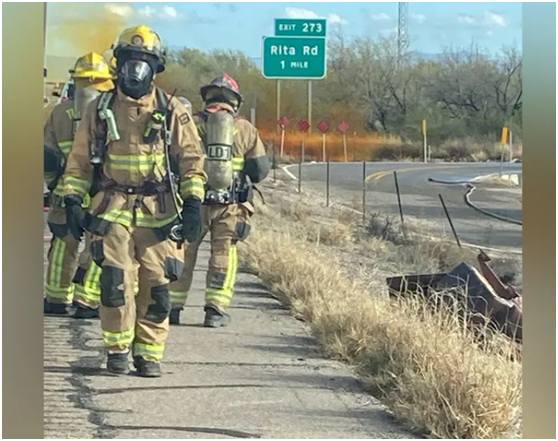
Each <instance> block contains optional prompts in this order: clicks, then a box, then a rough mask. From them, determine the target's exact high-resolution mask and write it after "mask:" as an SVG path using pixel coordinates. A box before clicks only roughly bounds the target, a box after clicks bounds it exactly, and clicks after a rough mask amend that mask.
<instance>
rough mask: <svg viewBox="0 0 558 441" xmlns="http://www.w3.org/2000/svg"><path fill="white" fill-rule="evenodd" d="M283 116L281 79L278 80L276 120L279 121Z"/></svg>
mask: <svg viewBox="0 0 558 441" xmlns="http://www.w3.org/2000/svg"><path fill="white" fill-rule="evenodd" d="M279 118H281V80H277V118H276V119H275V120H276V121H279Z"/></svg>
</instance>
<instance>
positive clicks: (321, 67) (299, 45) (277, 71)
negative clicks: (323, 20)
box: [262, 37, 326, 80]
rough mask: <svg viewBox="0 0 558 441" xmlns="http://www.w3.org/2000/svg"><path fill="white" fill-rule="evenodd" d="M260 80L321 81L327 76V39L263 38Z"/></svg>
mask: <svg viewBox="0 0 558 441" xmlns="http://www.w3.org/2000/svg"><path fill="white" fill-rule="evenodd" d="M262 58H263V76H264V77H265V78H275V79H307V80H313V79H321V78H324V77H325V76H326V39H325V38H315V37H264V38H263V42H262Z"/></svg>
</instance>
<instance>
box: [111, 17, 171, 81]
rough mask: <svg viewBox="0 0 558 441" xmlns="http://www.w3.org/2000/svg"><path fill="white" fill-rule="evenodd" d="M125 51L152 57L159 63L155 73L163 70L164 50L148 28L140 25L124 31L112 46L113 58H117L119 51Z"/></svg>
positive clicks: (156, 36) (159, 40)
mask: <svg viewBox="0 0 558 441" xmlns="http://www.w3.org/2000/svg"><path fill="white" fill-rule="evenodd" d="M127 50H132V51H138V52H142V53H144V54H148V55H154V56H155V57H157V59H158V61H159V66H158V68H157V73H160V72H163V71H164V70H165V50H164V48H163V44H162V43H161V38H160V37H159V35H158V34H157V33H156V32H155V31H154V30H153V29H151V28H150V27H148V26H144V25H140V26H134V27H131V28H128V29H125V30H124V31H123V32H122V34H120V37H118V41H117V42H116V43H115V44H114V46H113V52H114V56H115V57H116V58H118V54H119V53H120V52H121V51H127Z"/></svg>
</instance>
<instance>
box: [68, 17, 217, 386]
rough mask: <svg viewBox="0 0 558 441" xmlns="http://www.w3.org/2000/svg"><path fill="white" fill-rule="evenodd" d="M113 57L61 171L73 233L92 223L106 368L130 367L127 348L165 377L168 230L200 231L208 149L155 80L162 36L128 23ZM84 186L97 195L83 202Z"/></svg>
mask: <svg viewBox="0 0 558 441" xmlns="http://www.w3.org/2000/svg"><path fill="white" fill-rule="evenodd" d="M114 57H115V58H116V67H117V69H116V73H117V87H116V88H115V89H114V90H112V91H110V92H107V93H104V94H102V95H101V97H100V98H99V99H97V100H95V101H94V102H93V103H92V105H91V106H90V107H89V108H88V111H87V113H86V115H85V118H84V119H83V121H82V123H81V124H80V127H79V130H78V132H77V134H76V138H75V140H74V146H73V149H72V151H71V153H70V156H69V158H68V165H67V167H66V173H65V175H64V193H65V198H64V200H65V203H66V213H67V218H68V225H69V228H70V230H71V231H72V234H74V236H76V237H77V238H79V237H81V235H82V234H83V232H84V230H85V229H86V228H87V229H88V230H89V231H90V232H91V234H92V242H91V254H92V257H93V260H94V261H95V262H96V263H97V264H98V265H99V266H100V267H101V269H102V273H101V277H100V285H101V306H100V318H101V328H102V333H103V340H104V343H105V346H106V348H107V353H108V355H107V370H108V371H109V372H110V373H112V374H127V373H128V372H129V365H128V357H129V353H130V351H131V352H132V357H133V362H134V367H135V368H136V370H137V374H138V375H139V376H143V377H159V376H161V367H160V361H161V359H162V358H163V352H164V346H165V342H166V340H167V336H168V330H169V319H168V317H169V312H170V301H169V282H170V281H173V280H176V279H177V278H178V276H179V275H180V273H181V271H182V267H183V262H182V258H181V256H179V255H178V253H177V247H176V245H175V244H174V243H173V242H171V241H170V240H169V237H172V235H174V237H175V239H176V240H178V238H176V234H175V233H174V231H175V228H177V227H179V228H178V230H180V229H181V235H182V236H181V237H182V239H185V240H186V241H188V242H193V241H195V240H196V239H197V237H198V236H199V234H200V231H201V203H202V201H203V199H204V185H205V181H206V175H205V173H204V170H203V167H204V155H203V151H202V148H201V144H200V140H199V136H198V133H197V131H196V126H195V124H194V122H193V120H192V115H191V114H190V113H189V112H188V111H187V110H186V108H185V107H184V106H183V105H182V104H181V103H180V102H179V101H178V99H176V98H174V97H169V96H168V95H167V94H166V93H165V92H164V91H162V90H161V89H159V88H157V87H155V85H154V78H155V75H156V74H157V73H160V72H163V70H164V68H165V58H164V51H163V48H162V44H161V40H160V38H159V36H158V35H157V34H156V33H155V32H154V31H153V30H151V29H150V28H148V27H147V26H136V27H131V28H128V29H126V30H124V31H123V32H122V34H121V35H120V37H119V39H118V41H117V42H116V44H115V46H114ZM175 189H176V190H178V191H179V195H176V194H175V192H174V190H175ZM88 192H91V196H92V200H91V206H90V208H89V210H88V212H85V211H84V209H83V207H82V201H83V199H84V198H85V196H86V195H87V193H88ZM180 204H181V205H182V207H179V205H180ZM178 230H177V231H178ZM136 262H137V264H138V265H139V270H138V269H137V268H136V266H135V263H136ZM136 277H137V279H138V281H139V284H138V285H139V291H138V294H137V296H136V295H135V293H134V281H135V280H136Z"/></svg>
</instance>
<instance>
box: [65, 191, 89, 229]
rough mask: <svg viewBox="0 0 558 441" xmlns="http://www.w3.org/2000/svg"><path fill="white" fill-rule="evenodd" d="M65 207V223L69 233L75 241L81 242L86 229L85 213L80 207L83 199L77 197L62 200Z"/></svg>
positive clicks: (71, 196) (67, 197)
mask: <svg viewBox="0 0 558 441" xmlns="http://www.w3.org/2000/svg"><path fill="white" fill-rule="evenodd" d="M64 203H65V205H66V223H67V224H68V229H69V230H70V233H71V234H72V236H74V238H75V239H76V240H81V238H82V237H83V232H84V231H85V227H86V218H87V216H86V213H85V211H84V210H83V208H82V207H81V204H82V203H83V199H82V198H81V197H79V196H77V195H70V196H66V197H65V198H64Z"/></svg>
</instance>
